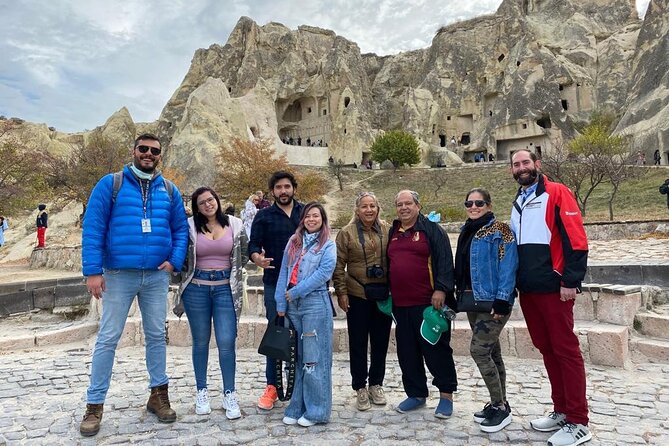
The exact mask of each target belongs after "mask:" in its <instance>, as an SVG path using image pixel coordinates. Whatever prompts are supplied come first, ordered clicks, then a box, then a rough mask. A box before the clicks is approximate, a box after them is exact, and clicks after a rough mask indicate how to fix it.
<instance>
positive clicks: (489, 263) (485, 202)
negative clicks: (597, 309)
mask: <svg viewBox="0 0 669 446" xmlns="http://www.w3.org/2000/svg"><path fill="white" fill-rule="evenodd" d="M464 204H465V208H466V210H467V216H468V217H469V218H468V219H467V221H466V222H465V224H464V225H463V226H462V229H461V232H460V237H459V238H458V246H457V249H456V252H455V285H456V289H457V292H458V293H462V292H463V291H472V292H473V295H474V298H475V300H476V301H487V302H492V310H491V311H490V313H486V312H473V311H469V312H467V318H468V319H469V325H470V326H471V328H472V342H471V346H470V352H471V355H472V358H474V361H475V362H476V365H477V366H478V368H479V371H480V372H481V376H482V377H483V381H484V382H485V384H486V387H487V388H488V392H489V393H490V402H489V403H488V404H486V406H485V407H484V408H483V410H482V411H480V412H477V413H475V414H474V419H475V420H476V421H477V422H478V423H480V426H481V430H482V431H484V432H497V431H499V430H502V429H503V428H504V427H506V426H507V425H508V424H509V423H511V407H510V406H509V404H508V402H507V400H506V371H505V369H504V361H503V360H502V352H501V348H500V344H499V335H500V333H501V331H502V329H503V328H504V325H506V323H507V321H508V320H509V316H510V314H511V309H512V308H513V303H514V300H515V291H514V286H515V283H516V271H517V269H518V251H517V247H516V241H515V239H514V236H513V232H512V231H511V228H510V227H509V225H507V224H506V223H502V222H499V221H497V220H496V219H495V215H494V214H493V213H492V200H491V198H490V193H488V191H487V190H485V189H478V188H477V189H472V190H471V191H469V193H468V194H467V198H466V201H465V203H464Z"/></svg>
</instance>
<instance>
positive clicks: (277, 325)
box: [258, 316, 297, 401]
mask: <svg viewBox="0 0 669 446" xmlns="http://www.w3.org/2000/svg"><path fill="white" fill-rule="evenodd" d="M285 319H286V320H288V327H285V326H284V318H283V317H279V316H277V317H275V318H274V323H269V324H267V330H265V334H264V335H263V337H262V341H260V345H259V346H258V353H260V354H261V355H265V356H267V357H268V358H272V359H274V360H275V367H276V369H275V370H276V393H277V396H278V397H279V400H281V401H288V400H289V399H290V397H291V396H293V387H294V385H295V363H296V362H297V338H296V334H295V327H293V324H292V323H291V322H290V319H288V318H285ZM284 362H285V363H286V375H287V376H286V390H285V393H284V388H283V370H282V364H283V363H284Z"/></svg>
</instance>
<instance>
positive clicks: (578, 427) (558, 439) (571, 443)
mask: <svg viewBox="0 0 669 446" xmlns="http://www.w3.org/2000/svg"><path fill="white" fill-rule="evenodd" d="M590 440H592V434H591V433H590V430H589V429H588V427H587V426H584V425H583V424H574V423H565V424H564V426H562V427H561V428H560V430H559V431H557V432H556V433H554V434H553V435H551V438H549V439H548V446H577V445H579V444H581V443H585V442H586V441H590Z"/></svg>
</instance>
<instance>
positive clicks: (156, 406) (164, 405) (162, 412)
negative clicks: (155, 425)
mask: <svg viewBox="0 0 669 446" xmlns="http://www.w3.org/2000/svg"><path fill="white" fill-rule="evenodd" d="M146 410H148V411H149V412H152V413H155V414H156V416H157V417H158V421H160V422H161V423H174V422H175V421H176V419H177V413H176V412H175V411H173V410H172V408H171V407H170V398H169V396H168V395H167V384H163V385H162V386H158V387H152V388H151V396H150V397H149V402H148V403H146Z"/></svg>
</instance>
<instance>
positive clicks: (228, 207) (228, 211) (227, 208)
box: [223, 201, 235, 216]
mask: <svg viewBox="0 0 669 446" xmlns="http://www.w3.org/2000/svg"><path fill="white" fill-rule="evenodd" d="M223 213H224V214H225V215H233V216H234V215H235V205H234V204H232V203H230V202H229V201H226V202H225V203H223Z"/></svg>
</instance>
